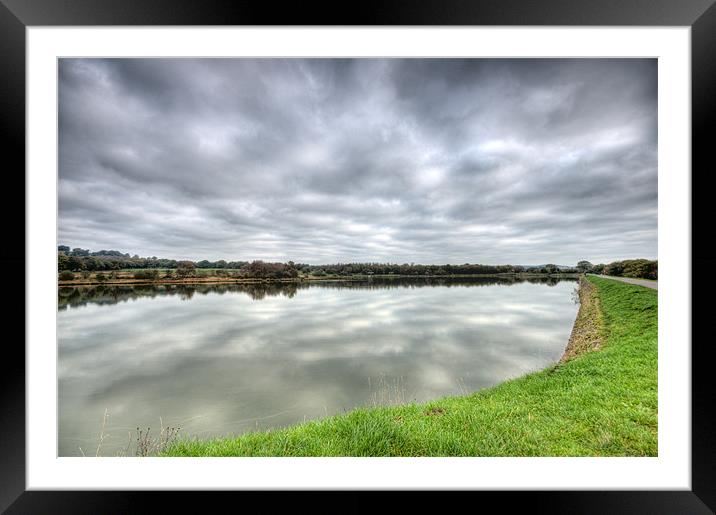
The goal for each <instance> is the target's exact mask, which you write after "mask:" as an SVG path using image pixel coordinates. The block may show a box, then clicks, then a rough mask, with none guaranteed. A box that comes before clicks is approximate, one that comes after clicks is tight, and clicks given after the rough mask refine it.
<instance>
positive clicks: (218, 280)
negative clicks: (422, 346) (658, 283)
mask: <svg viewBox="0 0 716 515" xmlns="http://www.w3.org/2000/svg"><path fill="white" fill-rule="evenodd" d="M478 277H484V278H498V279H542V278H544V279H577V278H578V277H580V276H579V274H570V273H564V274H530V273H520V274H514V273H506V274H450V275H396V274H393V275H352V276H348V277H345V276H326V277H297V278H282V279H263V278H233V279H232V278H226V277H218V276H211V277H205V278H199V277H192V278H187V279H156V280H143V279H127V280H120V281H117V280H114V281H113V280H107V281H96V280H95V281H93V280H79V281H75V280H72V281H58V282H57V286H58V287H60V288H66V287H69V288H71V287H75V286H146V285H153V284H177V285H182V286H191V285H199V284H301V283H318V282H349V281H369V280H371V279H467V278H478Z"/></svg>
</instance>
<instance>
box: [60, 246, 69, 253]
mask: <svg viewBox="0 0 716 515" xmlns="http://www.w3.org/2000/svg"><path fill="white" fill-rule="evenodd" d="M69 251H70V248H69V247H68V246H67V245H58V246H57V252H64V253H65V254H67V253H68V252H69Z"/></svg>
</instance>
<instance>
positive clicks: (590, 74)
mask: <svg viewBox="0 0 716 515" xmlns="http://www.w3.org/2000/svg"><path fill="white" fill-rule="evenodd" d="M59 68H60V71H59V78H60V90H59V100H60V105H59V109H60V118H59V131H60V134H59V137H60V151H59V176H60V183H59V188H60V190H59V207H60V213H59V241H60V243H62V244H68V245H71V246H73V247H75V246H80V247H84V248H91V249H94V250H99V249H102V248H104V249H109V248H111V249H117V250H122V251H126V252H131V253H132V254H134V253H138V254H140V255H156V256H162V257H170V258H191V259H212V260H214V259H221V258H223V259H232V260H233V259H247V260H248V259H268V260H288V259H292V260H294V261H299V262H308V263H325V262H336V261H343V262H345V261H391V262H411V261H414V262H422V263H447V262H451V263H464V262H472V263H475V262H481V263H513V264H532V263H544V262H557V263H560V264H574V263H575V262H576V261H577V260H579V259H584V258H586V259H590V260H592V261H594V262H597V261H611V260H614V259H622V258H632V257H650V258H655V257H656V252H657V146H656V145H657V109H656V102H657V95H656V92H657V90H656V87H657V83H656V70H657V68H656V61H655V60H641V59H639V60H637V59H622V60H612V59H563V60H562V59H551V60H545V59H513V60H509V59H508V60H501V59H500V60H485V59H483V60H478V59H337V60H336V59H315V60H311V59H287V60H284V59H199V60H193V59H106V60H101V59H63V60H61V61H60V67H59Z"/></svg>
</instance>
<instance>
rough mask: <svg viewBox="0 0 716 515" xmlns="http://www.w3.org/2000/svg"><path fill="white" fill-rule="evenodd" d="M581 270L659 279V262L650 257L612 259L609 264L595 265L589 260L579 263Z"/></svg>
mask: <svg viewBox="0 0 716 515" xmlns="http://www.w3.org/2000/svg"><path fill="white" fill-rule="evenodd" d="M577 268H578V269H579V271H580V272H585V273H590V274H599V275H611V276H614V277H631V278H634V279H653V280H657V279H658V275H659V274H658V272H659V262H658V260H649V259H625V260H622V261H612V262H611V263H609V264H606V265H605V264H603V263H600V264H598V265H593V264H592V263H590V262H589V261H580V262H579V263H577Z"/></svg>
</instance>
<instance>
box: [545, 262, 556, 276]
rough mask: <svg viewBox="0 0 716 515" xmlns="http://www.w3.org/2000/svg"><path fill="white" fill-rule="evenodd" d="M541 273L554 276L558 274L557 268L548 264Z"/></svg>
mask: <svg viewBox="0 0 716 515" xmlns="http://www.w3.org/2000/svg"><path fill="white" fill-rule="evenodd" d="M542 271H543V272H544V273H547V274H556V273H557V272H559V267H558V266H557V265H554V264H552V263H549V264H547V265H544V266H543V267H542Z"/></svg>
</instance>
